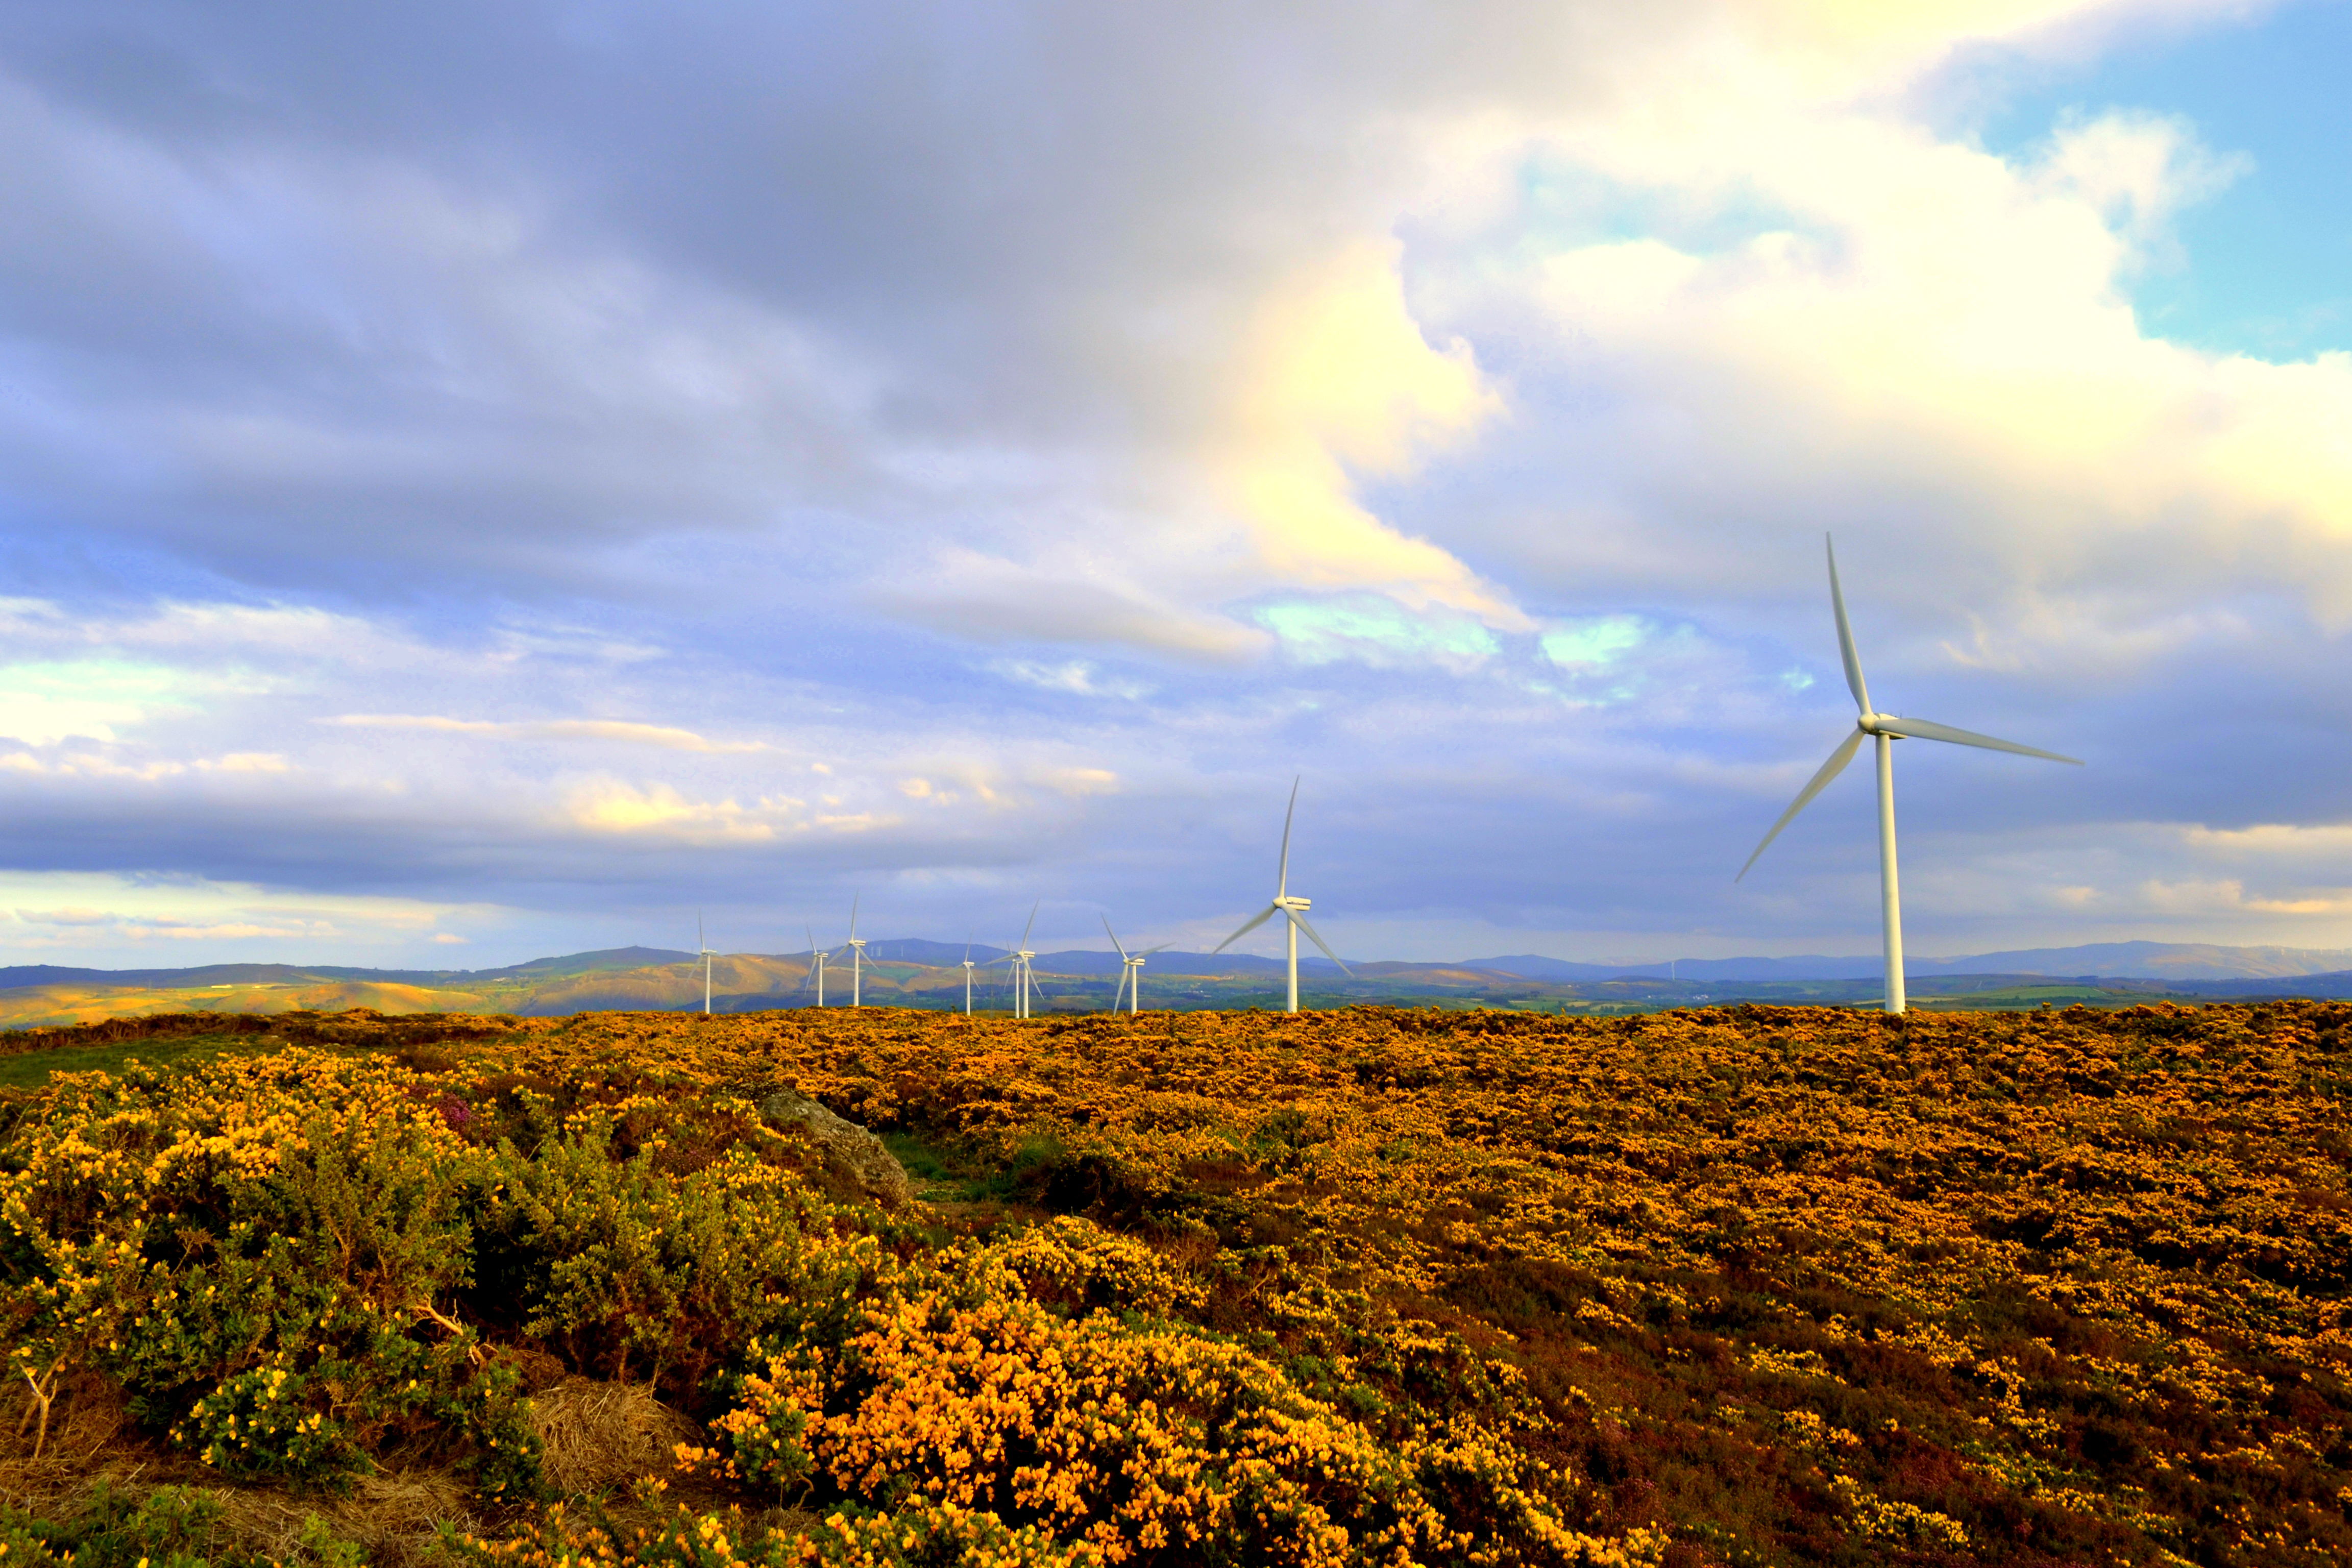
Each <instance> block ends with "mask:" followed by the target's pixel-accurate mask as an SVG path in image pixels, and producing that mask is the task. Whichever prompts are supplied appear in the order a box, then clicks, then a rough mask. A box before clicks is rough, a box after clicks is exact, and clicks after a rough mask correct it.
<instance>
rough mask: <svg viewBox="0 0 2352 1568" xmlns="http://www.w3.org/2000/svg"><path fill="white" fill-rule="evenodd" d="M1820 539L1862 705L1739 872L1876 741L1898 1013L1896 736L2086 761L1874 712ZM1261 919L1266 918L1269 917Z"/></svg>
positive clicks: (1892, 995) (1891, 1007)
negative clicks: (1825, 759) (1859, 749)
mask: <svg viewBox="0 0 2352 1568" xmlns="http://www.w3.org/2000/svg"><path fill="white" fill-rule="evenodd" d="M1822 539H1823V540H1824V542H1828V548H1829V561H1830V607H1831V609H1832V610H1833V611H1835V612H1836V614H1837V634H1838V654H1839V656H1840V657H1841V658H1843V659H1844V660H1845V685H1846V689H1847V690H1849V691H1851V692H1853V705H1854V707H1855V708H1856V709H1857V710H1860V711H1859V717H1857V718H1856V719H1855V720H1854V725H1853V734H1851V735H1848V736H1847V737H1846V738H1845V741H1844V742H1843V744H1841V745H1840V746H1839V747H1838V749H1837V750H1836V751H1834V752H1831V753H1830V760H1829V761H1828V762H1826V763H1822V768H1821V772H1819V773H1815V774H1814V775H1813V777H1812V782H1811V783H1810V784H1806V785H1805V787H1804V788H1803V789H1801V790H1800V791H1798V792H1797V798H1796V800H1795V801H1794V802H1792V803H1791V804H1790V806H1789V809H1788V810H1786V811H1784V812H1782V813H1781V814H1780V821H1778V822H1776V823H1774V824H1773V825H1772V831H1771V832H1769V833H1768V834H1766V835H1765V836H1764V842H1763V843H1761V844H1759V845H1758V846H1757V847H1756V853H1755V854H1754V855H1750V856H1749V857H1748V865H1746V866H1742V867H1741V868H1739V877H1745V876H1746V875H1748V868H1750V867H1753V866H1754V865H1755V864H1756V861H1757V858H1759V856H1761V855H1762V854H1763V853H1764V851H1765V850H1766V849H1767V848H1768V847H1770V845H1771V842H1772V840H1774V839H1775V838H1778V837H1780V829H1782V828H1784V827H1786V826H1789V824H1790V822H1792V821H1794V820H1795V819H1796V816H1797V813H1799V812H1801V811H1802V810H1804V809H1805V807H1806V806H1808V805H1811V804H1812V799H1813V796H1815V795H1819V794H1821V793H1822V790H1823V789H1824V788H1826V787H1827V786H1828V784H1829V782H1830V780H1832V779H1833V778H1835V777H1837V776H1838V774H1840V773H1843V772H1844V771H1845V765H1846V763H1850V762H1852V761H1853V753H1854V750H1855V748H1857V747H1859V746H1860V745H1861V744H1862V738H1863V737H1864V735H1867V736H1869V737H1871V739H1873V740H1874V741H1875V742H1878V903H1879V915H1880V919H1881V921H1882V922H1883V925H1884V928H1885V943H1886V1010H1887V1011H1888V1012H1890V1013H1900V1012H1903V1011H1904V1010H1905V1006H1904V998H1903V899H1902V894H1901V892H1900V890H1899V889H1898V888H1897V886H1896V882H1895V755H1894V753H1895V742H1896V741H1898V740H1920V741H1949V742H1952V743H1953V744H1955V745H1959V746H1982V747H1983V748H1985V749H1986V750H1987V751H1991V752H2016V753H2017V754H2018V755H2019V756H2021V757H2041V758H2042V759H2044V760H2045V761H2048V762H2053V763H2074V766H2076V767H2081V766H2082V765H2083V762H2082V759H2081V758H2079V757H2062V756H2060V755H2059V754H2058V753H2057V752H2044V751H2040V750H2037V749H2036V748H2034V747H2032V746H2021V745H2019V744H2018V743H2017V742H2014V741H1997V740H1995V739H1993V737H1991V736H1990V735H1979V734H1977V733H1976V732H1974V731H1969V730H1955V729H1953V728H1952V727H1951V726H1950V725H1948V724H1931V723H1929V722H1928V721H1927V720H1925V719H1898V718H1896V717H1895V715H1894V714H1892V713H1879V712H1875V711H1873V710H1872V709H1871V706H1870V688H1869V687H1868V686H1866V685H1865V684H1864V682H1863V679H1862V657H1861V656H1860V655H1859V654H1857V653H1855V652H1854V650H1853V627H1852V626H1849V625H1848V624H1847V622H1846V618H1845V595H1844V594H1843V592H1842V591H1841V590H1840V589H1839V587H1838V573H1837V545H1836V543H1835V542H1831V541H1829V536H1828V535H1827V534H1824V535H1822ZM1739 877H1734V878H1733V879H1732V880H1733V881H1735V882H1736V881H1738V880H1739ZM1259 918H1260V919H1261V920H1263V919H1264V918H1265V917H1264V916H1260V917H1259Z"/></svg>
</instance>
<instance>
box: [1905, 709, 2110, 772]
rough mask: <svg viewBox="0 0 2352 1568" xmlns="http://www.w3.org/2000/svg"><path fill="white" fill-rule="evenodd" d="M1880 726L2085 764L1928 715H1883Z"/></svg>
mask: <svg viewBox="0 0 2352 1568" xmlns="http://www.w3.org/2000/svg"><path fill="white" fill-rule="evenodd" d="M1878 727H1879V728H1880V729H1882V730H1884V731H1886V732H1887V733H1888V734H1890V735H1909V736H1912V737H1913V738H1914V739H1916V740H1921V741H1949V742H1951V743H1952V744H1954V745H1956V746H1982V747H1983V748H1984V749H1985V750H1986V751H1988V752H2016V753H2017V754H2018V755H2019V756H2021V757H2041V758H2042V759H2043V760H2044V761H2047V762H2053V763H2074V765H2075V766H2076V767H2078V768H2079V767H2081V766H2082V765H2083V759H2082V758H2080V757H2062V756H2060V755H2059V754H2058V753H2057V752H2045V751H2042V750H2041V749H2040V748H2038V747H2034V746H2021V745H2019V744H2018V743H2017V742H2014V741H2000V740H1995V739H1994V738H1993V737H1992V736H1990V735H1979V734H1978V733H1977V732H1976V731H1973V730H1955V729H1953V728H1952V727H1951V726H1950V725H1949V724H1931V723H1929V722H1928V721H1927V720H1925V719H1884V718H1883V719H1881V720H1879V721H1878Z"/></svg>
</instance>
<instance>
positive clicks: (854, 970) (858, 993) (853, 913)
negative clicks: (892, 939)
mask: <svg viewBox="0 0 2352 1568" xmlns="http://www.w3.org/2000/svg"><path fill="white" fill-rule="evenodd" d="M865 981H866V939H865V938H864V937H861V936H859V935H858V934H857V895H856V894H852V895H851V896H850V900H849V1005H851V1006H853V1007H862V1006H864V1005H866V1003H865V999H864V994H863V990H862V987H863V986H864V984H865Z"/></svg>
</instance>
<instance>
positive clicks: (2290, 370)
mask: <svg viewBox="0 0 2352 1568" xmlns="http://www.w3.org/2000/svg"><path fill="white" fill-rule="evenodd" d="M2347 53H2352V5H2347V3H2345V0H2284V3H2280V4H2274V5H2263V4H2254V3H2248V0H2123V3H2109V4H2086V3H2080V0H1983V3H1981V4H1962V3H1958V0H1914V3H1911V4H1906V5H1891V6H1890V5H1861V4H1854V3H1852V0H1747V3H1740V4H1723V3H1717V0H1659V3H1656V4H1653V5H1643V6H1626V5H1619V4H1614V3H1611V0H1568V3H1554V4H1549V5H1534V4H1515V3H1507V0H1491V3H1485V4H1468V5H1464V4H1458V3H1457V4H1437V3H1435V0H1429V3H1425V4H1424V3H1417V0H1397V3H1395V4H1391V5H1381V6H1364V5H1323V4H1315V3H1310V0H1300V3H1297V4H1293V5H1286V6H1281V7H1267V6H1262V5H1228V4H1219V3H1217V0H1209V3H1207V4H1202V3H1198V0H1195V3H1193V4H1189V5H1181V6H1178V5H1159V4H1152V3H1149V0H1139V3H1138V4H1134V5H1118V6H1103V5H1081V4H1054V3H1046V0H1028V3H1024V0H999V3H997V4H992V5H971V4H919V3H911V0H909V3H899V0H877V3H876V4H872V5H862V6H856V7H846V8H843V7H833V8H826V7H810V6H776V5H738V4H724V3H713V0H675V3H672V4H668V5H661V6H652V5H623V4H614V3H602V0H600V3H578V4H551V3H547V4H534V3H530V0H521V3H518V4H515V5H499V6H483V5H451V4H446V3H441V0H417V3H416V4H414V5H404V6H395V7H381V6H379V7H359V6H319V5H292V4H286V3H282V0H278V3H260V0H256V3H247V4H237V5H222V4H217V3H212V4H201V5H199V4H175V3H173V0H73V3H72V4H69V5H68V4H64V3H62V0H57V3H52V0H25V3H22V4H18V5H10V6H8V7H5V8H0V146H5V147H6V149H7V150H8V153H7V156H6V157H5V158H4V159H0V963H69V964H96V965H109V966H162V965H177V964H194V963H214V962H222V961H231V960H236V961H246V960H263V961H282V962H290V963H354V964H384V965H392V966H427V967H436V968H440V967H450V968H466V967H487V966H491V965H496V964H502V963H512V962H516V961H520V960H523V959H527V958H530V957H533V956H537V955H541V954H546V953H557V952H572V951H578V950H582V949H588V948H598V947H610V946H619V945H624V944H627V943H632V942H644V943H648V944H652V945H657V946H668V947H676V948H691V947H692V946H693V945H694V939H695V931H696V925H695V922H696V920H697V918H698V913H699V915H700V918H701V919H702V920H703V921H705V922H706V923H705V928H704V929H705V930H707V931H708V933H709V941H710V944H711V945H712V946H713V947H715V948H718V949H719V950H721V951H726V952H789V951H792V950H793V949H798V948H805V946H806V945H807V943H808V942H809V941H810V940H811V939H810V937H809V936H808V935H807V934H805V933H807V932H808V931H811V930H812V929H813V930H814V933H815V936H814V940H817V941H820V942H825V943H828V944H830V943H833V942H838V941H840V940H841V939H842V937H843V936H845V934H846V924H847V917H848V913H849V907H850V904H851V900H852V899H853V898H856V900H859V908H860V910H861V911H862V912H861V915H860V931H861V934H868V935H872V936H875V937H893V936H928V937H932V938H935V939H939V940H942V941H956V940H961V939H964V938H966V937H969V936H977V937H978V938H979V939H980V940H982V941H984V942H994V943H998V944H1003V943H1004V942H1007V941H1008V940H1009V939H1010V938H1012V937H1013V936H1015V935H1017V934H1018V931H1019V930H1020V928H1021V924H1022V921H1024V919H1025V918H1027V917H1028V915H1029V912H1030V910H1032V908H1033V907H1034V908H1035V909H1036V910H1037V914H1036V921H1037V925H1036V933H1037V936H1038V938H1039V939H1041V940H1043V941H1044V942H1046V943H1048V944H1049V945H1050V946H1064V945H1091V946H1106V945H1108V944H1107V942H1105V941H1104V939H1103V937H1102V934H1101V933H1102V921H1103V919H1104V917H1105V916H1106V915H1107V916H1108V918H1109V919H1110V920H1111V921H1113V922H1114V923H1115V924H1116V925H1117V927H1118V931H1119V934H1120V935H1121V936H1122V937H1123V938H1127V939H1129V942H1130V944H1132V943H1133V942H1178V943H1180V944H1181V945H1186V946H1198V947H1206V946H1210V945H1213V943H1214V942H1216V940H1217V939H1218V938H1220V937H1222V936H1223V934H1224V933H1225V932H1226V931H1229V930H1231V929H1232V928H1233V927H1234V926H1235V925H1237V924H1239V923H1240V922H1241V921H1243V920H1244V919H1246V918H1247V917H1248V916H1249V915H1251V914H1252V913H1254V912H1255V910H1257V909H1259V908H1261V907H1263V905H1264V902H1265V900H1266V899H1267V898H1268V897H1269V896H1270V895H1271V894H1272V893H1273V892H1274V890H1275V888H1274V883H1275V879H1276V858H1277V854H1278V849H1279V843H1280V839H1281V834H1282V823H1283V812H1284V807H1285V803H1286V798H1287V796H1288V794H1289V791H1290V789H1291V787H1292V784H1293V781H1294V780H1297V781H1298V797H1297V798H1298V805H1297V824H1296V828H1295V832H1294V837H1293V840H1292V844H1291V860H1290V870H1291V879H1292V882H1291V886H1292V888H1293V889H1294V890H1295V891H1297V892H1299V893H1303V894H1305V895H1307V896H1309V897H1311V898H1312V899H1313V900H1314V911H1313V914H1312V916H1311V918H1312V919H1313V920H1314V921H1315V922H1316V925H1317V927H1318V929H1319V930H1320V931H1322V932H1323V933H1324V935H1325V936H1326V937H1328V939H1329V940H1330V941H1331V942H1333V943H1334V944H1335V945H1336V946H1337V947H1338V948H1339V951H1340V952H1342V953H1344V954H1347V955H1349V956H1351V957H1354V956H1360V957H1376V958H1419V959H1445V958H1463V957H1473V956H1483V955H1489V954H1501V953H1518V952H1540V953H1548V954H1551V955H1554V956H1558V957H1562V958H1570V959H1579V960H1589V961H1601V962H1607V961H1612V960H1613V961H1622V962H1628V963H1636V962H1652V961H1655V960H1659V959H1663V958H1667V957H1671V956H1728V955H1733V954H1748V953H1759V954H1786V953H1801V952H1871V951H1874V949H1875V947H1876V943H1877V921H1878V900H1877V859H1876V844H1875V837H1874V806H1873V803H1872V796H1871V786H1870V784H1869V782H1868V770H1867V768H1866V767H1857V768H1854V769H1853V770H1851V771H1850V772H1849V773H1847V774H1846V775H1845V776H1844V777H1843V778H1841V779H1840V780H1838V781H1837V782H1836V783H1835V784H1832V786H1831V787H1830V788H1829V790H1828V791H1827V792H1825V793H1824V794H1823V795H1822V796H1821V797H1820V799H1819V800H1818V801H1816V802H1815V803H1814V804H1813V805H1812V806H1811V807H1810V808H1809V809H1808V810H1807V812H1806V813H1805V814H1804V815H1803V816H1801V817H1800V818H1799V820H1798V821H1797V823H1796V824H1795V825H1794V826H1791V827H1790V829H1789V830H1788V831H1787V832H1786V833H1784V834H1783V835H1782V836H1781V837H1780V839H1779V840H1777V841H1776V842H1775V843H1774V844H1773V846H1772V847H1771V849H1770V850H1769V853H1768V854H1766V855H1765V857H1764V858H1762V859H1761V860H1760V861H1759V863H1758V865H1757V866H1756V868H1755V869H1754V870H1753V871H1751V872H1749V873H1748V876H1747V877H1746V878H1745V879H1741V880H1738V881H1736V882H1735V880H1734V873H1736V872H1737V871H1738V869H1739V867H1740V865H1741V863H1742V862H1743V861H1744V860H1745V859H1746V858H1747V857H1748V853H1749V851H1750V850H1751V849H1753V848H1754V847H1755V845H1756V842H1757V840H1758V839H1759V838H1760V837H1762V835H1763V833H1764V831H1765V829H1766V828H1768V827H1769V826H1770V825H1771V823H1772V821H1773V819H1774V818H1775V817H1776V816H1778V815H1779V814H1780V811H1781V810H1782V809H1783V808H1784V806H1785V805H1787V804H1788V802H1789V801H1790V799H1791V798H1792V797H1793V796H1794V795H1795V794H1796V792H1797V791H1798V790H1799V789H1800V788H1801V786H1802V785H1803V784H1804V782H1805V781H1806V779H1807V778H1809V777H1810V776H1811V773H1812V772H1813V770H1814V769H1815V768H1816V767H1818V766H1819V765H1820V763H1821V762H1822V759H1823V758H1824V757H1825V756H1826V755H1827V754H1828V753H1829V752H1831V751H1832V748H1834V747H1835V746H1836V745H1837V744H1838V742H1840V740H1841V738H1842V737H1843V735H1844V734H1845V733H1847V732H1849V731H1850V730H1851V728H1852V725H1853V705H1852V702H1851V700H1849V698H1848V696H1847V694H1846V691H1845V687H1844V681H1843V678H1842V675H1841V673H1840V667H1839V662H1838V654H1837V645H1836V642H1835V637H1834V633H1833V630H1832V621H1831V617H1830V608H1829V604H1828V594H1827V584H1826V578H1825V574H1824V568H1823V551H1822V541H1823V536H1824V534H1825V533H1833V534H1834V536H1835V539H1836V542H1837V547H1838V556H1839V564H1840V569H1841V572H1842V574H1843V580H1844V583H1845V585H1846V592H1847V595H1848V600H1849V604H1850V606H1851V608H1852V610H1853V624H1854V633H1855V637H1856V639H1857V642H1858V646H1859V648H1860V651H1861V655H1862V658H1863V662H1864V668H1865V670H1866V672H1867V674H1868V677H1869V680H1870V683H1871V685H1870V689H1871V693H1872V696H1873V698H1874V700H1875V701H1876V702H1877V704H1878V705H1879V706H1880V707H1881V708H1883V709H1885V710H1890V711H1894V712H1898V713H1904V714H1909V715H1913V716H1917V717H1923V718H1927V719H1931V720H1936V721H1941V722H1944V723H1947V724H1953V725H1958V726H1962V727H1965V728H1967V729H1970V730H1976V731H1990V732H1991V733H1994V734H1997V735H2001V736H2005V737H2009V738H2011V739H2014V740H2017V741H2020V742H2025V743H2028V744H2032V745H2036V746H2041V747H2044V748H2047V749H2050V750H2053V751H2058V752H2065V753H2068V754H2070V755H2073V756H2076V757H2080V758H2082V759H2083V760H2084V763H2085V764H2086V765H2085V766H2084V767H2082V768H2071V767H2062V766H2058V765H2054V764H2052V763H2042V762H2037V761H2032V760H2029V759H2025V758H2020V757H2014V756H2006V755H2000V754H1995V753H1991V752H1981V751H1975V750H1967V749H1962V748H1958V747H1952V746H1945V745H1938V744H1935V743H1932V742H1904V743H1903V744H1902V745H1901V746H1899V747H1898V748H1897V750H1896V752H1895V773H1896V780H1897V809H1898V816H1899V819H1900V822H1901V826H1902V847H1903V886H1904V898H1905V915H1906V936H1907V942H1908V946H1909V947H1910V949H1911V951H1912V952H1916V953H1920V954H1928V955H1952V954H1960V953H1969V952H1986V951H1993V950H1999V949H2002V948H2013V947H2021V946H2044V945H2063V944H2067V943H2072V942H2103V941H2115V940H2123V939H2128V938H2147V939H2154V940H2159V941H2195V942H2229V943H2272V942H2276V943H2285V944H2288V945H2298V946H2312V947H2343V946H2352V802H2347V797H2346V792H2345V787H2344V783H2343V781H2344V780H2346V779H2347V777H2352V689H2347V682H2346V681H2345V680H2344V679H2343V678H2342V672H2343V670H2344V668H2345V667H2346V663H2347V653H2352V647H2347V632H2348V631H2352V201H2347V195H2352V191H2347V184H2352V165H2347V163H2345V161H2344V159H2343V156H2342V149H2343V148H2344V147H2346V146H2347V144H2352V101H2347V97H2346V95H2345V94H2344V93H2343V92H2342V91H2341V89H2340V79H2339V78H2340V62H2341V61H2342V60H2343V59H2344V58H2347ZM1272 930H1273V928H1271V927H1267V928H1263V929H1262V930H1261V931H1259V932H1257V933H1255V934H1254V935H1253V937H1251V938H1250V939H1247V940H1246V941H1245V942H1244V944H1243V946H1244V950H1246V951H1255V952H1273V951H1276V939H1275V938H1274V937H1273V936H1272V935H1271V934H1270V933H1271V932H1272Z"/></svg>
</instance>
